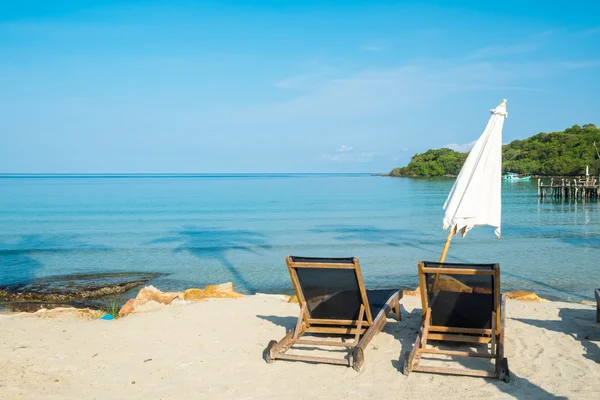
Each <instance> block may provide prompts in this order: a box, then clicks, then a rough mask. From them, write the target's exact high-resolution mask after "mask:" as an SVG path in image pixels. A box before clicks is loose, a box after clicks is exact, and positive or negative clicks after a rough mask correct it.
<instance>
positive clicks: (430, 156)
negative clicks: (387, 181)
mask: <svg viewBox="0 0 600 400" xmlns="http://www.w3.org/2000/svg"><path fill="white" fill-rule="evenodd" d="M467 155H468V153H459V152H456V151H454V150H451V149H437V150H427V151H426V152H425V153H422V154H417V155H415V156H414V157H413V158H412V160H410V163H409V164H408V165H407V166H406V167H402V168H394V169H393V170H392V172H390V175H391V176H444V175H458V173H459V172H460V168H461V167H462V165H463V163H464V162H465V160H466V159H467Z"/></svg>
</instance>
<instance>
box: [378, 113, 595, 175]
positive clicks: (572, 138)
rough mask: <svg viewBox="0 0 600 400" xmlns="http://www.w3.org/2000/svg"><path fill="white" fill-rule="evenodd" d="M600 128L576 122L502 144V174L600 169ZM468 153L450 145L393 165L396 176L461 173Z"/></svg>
mask: <svg viewBox="0 0 600 400" xmlns="http://www.w3.org/2000/svg"><path fill="white" fill-rule="evenodd" d="M598 143H600V128H597V127H596V125H594V124H586V125H583V126H579V125H573V126H572V127H570V128H567V129H565V130H564V131H559V132H551V133H543V132H542V133H538V134H537V135H534V136H531V137H529V138H527V139H523V140H514V141H512V142H510V143H509V144H505V145H504V146H502V170H503V173H506V172H515V173H518V174H527V175H533V176H542V177H546V176H577V175H583V174H585V172H586V166H589V173H590V175H598V173H599V172H600V154H599V152H598V148H597V146H598ZM468 154H469V153H461V152H457V151H454V150H452V149H448V148H442V149H435V150H427V151H426V152H424V153H420V154H416V155H415V156H414V157H413V158H412V159H411V160H410V162H409V163H408V165H407V166H405V167H399V168H394V169H392V170H391V171H390V173H389V174H380V175H386V176H393V177H444V176H446V177H452V176H456V175H458V173H459V172H460V169H461V167H462V165H463V163H464V162H465V160H466V159H467V155H468Z"/></svg>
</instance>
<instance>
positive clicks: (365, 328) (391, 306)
mask: <svg viewBox="0 0 600 400" xmlns="http://www.w3.org/2000/svg"><path fill="white" fill-rule="evenodd" d="M286 263H287V267H288V271H289V273H290V277H291V279H292V284H293V285H294V290H295V292H296V296H297V297H298V304H299V305H300V314H299V316H298V320H297V321H296V327H295V328H294V329H292V330H291V331H290V332H288V333H287V335H285V336H284V337H283V339H281V340H280V341H279V342H277V341H275V340H272V341H271V342H269V345H268V346H267V348H266V350H265V354H264V356H265V360H266V361H267V362H268V363H271V362H273V361H274V360H276V359H282V360H295V361H307V362H315V363H328V364H337V365H346V366H349V367H350V366H351V367H353V368H354V369H355V370H356V371H359V370H360V369H361V368H362V366H363V364H364V350H365V349H366V347H367V345H368V344H369V342H370V341H371V339H373V337H374V336H375V335H376V334H377V333H379V332H380V331H381V330H382V329H383V327H384V326H385V324H386V322H387V314H389V313H390V312H391V311H394V312H395V317H396V320H398V321H400V319H401V316H400V299H401V298H402V291H400V290H398V291H396V293H394V294H393V295H392V296H391V297H390V299H389V300H388V301H387V303H386V305H385V307H383V308H382V309H381V310H380V312H379V313H378V314H377V315H376V316H373V315H371V309H370V307H369V301H368V299H367V291H366V289H365V286H364V282H363V277H362V273H361V270H360V265H359V263H358V259H357V258H354V259H353V262H352V264H350V263H339V264H338V263H313V262H295V261H293V260H292V257H286ZM298 268H323V269H352V270H354V271H355V273H356V278H357V283H358V287H359V290H360V295H361V300H362V304H361V306H360V311H359V316H358V319H357V320H339V319H337V320H334V319H316V318H312V317H311V316H310V315H309V312H308V305H307V302H306V299H305V298H304V293H303V292H302V288H301V286H300V282H299V280H298V274H297V272H296V269H298ZM307 333H310V334H313V335H328V336H332V335H335V336H337V335H340V336H342V337H348V336H350V337H351V338H352V339H353V340H352V341H341V342H340V341H334V340H331V339H329V340H325V339H307V338H305V339H303V338H302V337H303V335H305V334H307ZM297 344H299V345H311V346H331V347H342V348H347V349H348V352H347V355H346V356H345V357H344V358H342V359H341V358H329V357H315V356H305V355H294V354H286V352H287V351H288V350H289V349H290V348H291V347H292V346H294V345H297Z"/></svg>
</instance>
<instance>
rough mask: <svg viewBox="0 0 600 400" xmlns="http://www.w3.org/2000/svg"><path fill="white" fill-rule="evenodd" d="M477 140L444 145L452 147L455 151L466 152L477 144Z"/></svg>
mask: <svg viewBox="0 0 600 400" xmlns="http://www.w3.org/2000/svg"><path fill="white" fill-rule="evenodd" d="M475 142H476V140H473V141H472V142H469V143H464V144H456V143H450V144H447V145H445V146H444V147H445V148H448V149H452V150H454V151H458V152H460V153H466V152H467V151H471V149H472V148H473V146H475Z"/></svg>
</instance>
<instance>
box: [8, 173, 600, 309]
mask: <svg viewBox="0 0 600 400" xmlns="http://www.w3.org/2000/svg"><path fill="white" fill-rule="evenodd" d="M452 183H453V180H452V179H410V178H389V177H375V176H369V175H368V174H250V175H242V174H240V175H178V176H172V175H145V176H135V175H133V176H83V177H82V176H52V177H50V176H42V177H39V176H0V285H6V284H13V283H19V282H27V281H31V280H32V279H36V278H43V277H48V276H53V275H66V274H80V273H104V272H161V273H165V275H162V276H160V277H158V278H156V279H154V280H153V281H151V283H152V284H154V285H155V286H157V287H158V288H160V289H161V290H182V289H186V288H190V287H203V286H204V285H206V284H213V283H220V282H226V281H233V282H234V284H235V286H236V289H237V290H238V291H241V292H244V293H255V292H262V293H290V292H291V291H292V286H291V282H290V278H289V275H288V272H287V268H286V266H285V257H286V256H287V255H301V256H331V257H338V256H340V257H348V256H353V257H358V258H359V260H360V263H361V266H362V269H363V275H364V278H365V281H366V284H367V286H369V287H403V288H414V287H416V286H417V284H418V282H417V262H418V261H419V260H431V261H436V260H438V259H439V256H440V252H441V250H442V247H443V244H444V241H445V239H446V235H447V231H444V230H442V217H443V209H442V205H443V203H444V201H445V199H446V196H447V194H448V191H449V190H450V188H451V186H452ZM536 185H537V183H536V182H530V183H529V182H513V183H504V184H503V187H502V195H503V200H502V201H503V214H502V238H501V239H496V237H495V235H494V233H493V228H490V227H477V228H474V229H473V230H472V231H471V232H469V233H468V234H467V236H466V237H465V238H460V236H456V237H455V239H454V241H453V242H452V245H451V247H450V251H449V254H448V259H447V261H449V262H450V261H455V262H485V263H491V262H497V263H500V267H501V271H502V286H503V290H514V289H524V290H532V291H535V292H536V293H538V294H539V295H540V296H542V297H545V298H549V299H560V300H566V301H581V300H584V299H586V300H591V299H593V289H594V288H596V287H600V263H599V259H600V214H599V209H598V203H597V202H595V201H594V202H590V203H582V202H581V201H578V202H574V201H570V202H569V201H568V200H567V201H566V202H561V201H558V202H556V201H540V200H538V198H537V196H536V194H537V188H536Z"/></svg>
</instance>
